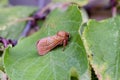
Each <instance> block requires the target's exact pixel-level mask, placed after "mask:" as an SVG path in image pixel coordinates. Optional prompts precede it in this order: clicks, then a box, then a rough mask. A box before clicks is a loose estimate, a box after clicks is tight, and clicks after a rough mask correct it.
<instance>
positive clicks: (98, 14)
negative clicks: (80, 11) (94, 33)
mask: <svg viewBox="0 0 120 80" xmlns="http://www.w3.org/2000/svg"><path fill="white" fill-rule="evenodd" d="M50 2H52V0H0V4H1V3H4V4H5V5H4V6H7V5H9V6H34V7H39V9H42V8H43V7H44V6H46V5H47V4H49V3H50ZM118 2H119V1H118V0H88V3H87V4H86V5H85V6H82V7H84V9H85V10H86V12H87V13H88V15H89V18H92V19H96V20H102V19H105V18H109V17H111V16H114V15H115V14H116V9H114V6H116V4H118V5H119V3H118ZM6 3H8V4H6ZM2 5H3V4H2ZM118 13H119V11H118Z"/></svg>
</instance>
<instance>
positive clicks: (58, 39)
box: [36, 31, 69, 55]
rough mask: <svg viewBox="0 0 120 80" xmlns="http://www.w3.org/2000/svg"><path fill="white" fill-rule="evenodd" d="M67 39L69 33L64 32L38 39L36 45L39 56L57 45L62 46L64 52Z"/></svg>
mask: <svg viewBox="0 0 120 80" xmlns="http://www.w3.org/2000/svg"><path fill="white" fill-rule="evenodd" d="M68 39H69V33H68V32H65V31H59V32H57V34H56V35H54V36H50V37H46V38H42V39H40V40H39V41H38V42H37V45H36V46H37V50H38V53H39V55H45V54H46V53H48V52H49V51H50V50H52V49H53V48H55V47H56V46H58V45H63V50H64V49H65V46H66V45H67V43H68Z"/></svg>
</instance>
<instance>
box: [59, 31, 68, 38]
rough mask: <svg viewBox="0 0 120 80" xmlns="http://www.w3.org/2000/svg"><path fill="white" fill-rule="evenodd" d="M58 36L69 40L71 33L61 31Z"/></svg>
mask: <svg viewBox="0 0 120 80" xmlns="http://www.w3.org/2000/svg"><path fill="white" fill-rule="evenodd" d="M57 36H61V37H67V38H69V33H68V32H65V31H59V32H57Z"/></svg>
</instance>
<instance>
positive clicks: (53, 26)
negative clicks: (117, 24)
mask: <svg viewBox="0 0 120 80" xmlns="http://www.w3.org/2000/svg"><path fill="white" fill-rule="evenodd" d="M81 22H82V18H81V14H80V11H79V9H78V7H77V6H75V5H72V6H70V7H69V8H68V9H67V10H66V11H62V10H60V9H56V10H54V11H53V12H51V13H50V15H49V16H48V18H47V19H46V22H45V24H43V27H42V28H41V29H40V31H38V32H37V33H35V34H34V35H32V36H30V37H28V38H26V39H23V40H21V41H20V42H19V43H18V45H17V46H15V47H14V48H10V47H9V48H7V49H6V51H5V55H4V66H5V69H6V72H7V74H8V76H9V77H10V79H11V80H73V78H74V79H77V80H90V74H89V65H88V61H87V56H86V52H85V49H84V46H83V43H82V41H81V38H80V35H79V32H78V29H79V26H80V24H81ZM61 30H64V31H67V32H69V33H70V40H69V41H68V45H67V46H66V48H65V50H64V51H62V50H63V47H62V46H59V47H56V48H55V49H53V50H51V51H50V52H49V53H48V54H46V55H44V56H39V55H38V52H37V49H36V42H37V41H38V40H39V39H41V38H43V37H48V36H52V35H55V34H56V33H57V32H58V31H61Z"/></svg>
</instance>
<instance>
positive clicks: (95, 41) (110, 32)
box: [83, 17, 120, 80]
mask: <svg viewBox="0 0 120 80" xmlns="http://www.w3.org/2000/svg"><path fill="white" fill-rule="evenodd" d="M83 41H84V45H85V48H86V51H87V53H88V55H89V60H90V63H91V65H92V67H93V68H94V70H95V72H96V74H97V77H98V78H99V80H120V17H117V18H113V19H108V20H104V21H101V22H97V21H94V20H92V21H90V22H89V23H88V26H87V27H86V29H85V31H84V33H83Z"/></svg>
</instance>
